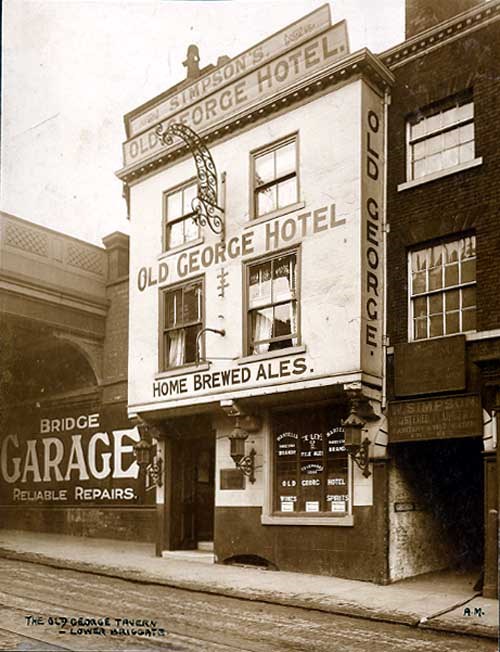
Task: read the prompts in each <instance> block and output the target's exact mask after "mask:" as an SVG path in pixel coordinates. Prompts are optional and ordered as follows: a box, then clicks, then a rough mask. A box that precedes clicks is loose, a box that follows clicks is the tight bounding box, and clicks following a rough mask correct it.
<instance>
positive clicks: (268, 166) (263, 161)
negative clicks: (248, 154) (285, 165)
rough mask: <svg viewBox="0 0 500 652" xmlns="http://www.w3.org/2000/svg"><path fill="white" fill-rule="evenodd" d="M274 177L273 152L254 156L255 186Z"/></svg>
mask: <svg viewBox="0 0 500 652" xmlns="http://www.w3.org/2000/svg"><path fill="white" fill-rule="evenodd" d="M273 179H275V173H274V152H269V153H268V154H263V155H261V156H256V157H255V186H256V187H257V186H261V185H262V184H263V183H268V182H269V181H272V180H273Z"/></svg>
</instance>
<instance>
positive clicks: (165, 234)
mask: <svg viewBox="0 0 500 652" xmlns="http://www.w3.org/2000/svg"><path fill="white" fill-rule="evenodd" d="M197 185H198V181H197V178H196V177H191V178H190V179H187V180H186V181H182V182H181V183H178V184H176V185H175V186H172V187H171V188H169V189H168V190H164V191H163V197H162V201H163V211H162V212H163V218H162V253H168V252H170V251H177V250H179V249H183V248H186V247H189V246H191V245H194V244H198V243H199V242H200V239H201V237H202V235H201V229H200V226H199V225H197V228H198V234H197V237H196V238H193V239H191V240H184V242H181V243H180V244H177V245H175V246H173V247H171V246H170V233H169V226H170V225H172V224H178V223H179V222H186V221H187V220H188V219H190V218H192V217H193V216H194V215H196V213H195V212H194V211H191V212H189V213H185V214H183V215H180V216H179V217H175V218H174V219H172V220H169V218H168V198H169V197H170V196H171V195H174V194H176V193H178V192H184V190H185V189H186V188H189V187H190V186H197Z"/></svg>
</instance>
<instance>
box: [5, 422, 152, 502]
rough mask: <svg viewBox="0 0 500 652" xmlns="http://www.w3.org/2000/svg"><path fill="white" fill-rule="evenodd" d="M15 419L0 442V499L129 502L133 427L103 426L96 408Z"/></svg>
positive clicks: (133, 483) (134, 487)
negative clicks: (30, 419)
mask: <svg viewBox="0 0 500 652" xmlns="http://www.w3.org/2000/svg"><path fill="white" fill-rule="evenodd" d="M31 424H33V425H31V429H30V424H29V423H28V422H27V421H26V422H25V423H23V424H19V422H18V420H15V421H14V423H13V425H12V426H10V427H9V428H8V429H7V432H6V434H5V435H4V436H3V438H2V443H1V447H0V503H1V504H3V505H16V504H33V503H42V504H45V505H58V506H60V507H61V506H67V505H75V504H78V505H82V506H84V505H96V504H97V505H106V504H107V505H124V504H134V503H136V502H137V497H138V496H139V495H140V493H141V492H140V491H139V486H138V480H137V477H138V471H139V469H138V465H137V462H136V461H135V459H134V454H133V445H134V444H135V443H136V442H137V441H139V439H140V436H139V433H138V432H137V429H136V428H134V429H120V430H118V429H116V430H113V431H109V430H105V429H104V428H102V427H101V423H100V415H99V413H97V412H95V413H91V414H88V413H74V414H57V415H53V414H51V415H47V416H44V417H43V418H41V417H38V419H37V420H36V421H34V420H32V421H31Z"/></svg>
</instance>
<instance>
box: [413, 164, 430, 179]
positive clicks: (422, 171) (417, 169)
mask: <svg viewBox="0 0 500 652" xmlns="http://www.w3.org/2000/svg"><path fill="white" fill-rule="evenodd" d="M426 174H427V164H426V161H425V159H422V160H420V161H416V162H415V164H414V165H413V178H414V179H419V178H420V177H424V176H425V175H426Z"/></svg>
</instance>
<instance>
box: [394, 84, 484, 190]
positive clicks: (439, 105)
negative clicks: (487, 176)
mask: <svg viewBox="0 0 500 652" xmlns="http://www.w3.org/2000/svg"><path fill="white" fill-rule="evenodd" d="M466 104H472V109H473V111H472V117H470V118H464V119H462V120H458V121H456V122H454V123H453V124H452V125H448V126H447V127H440V128H437V129H434V130H433V131H432V132H431V133H426V134H424V135H423V136H419V137H415V138H412V136H411V129H412V126H414V125H415V124H418V123H419V122H420V120H417V117H418V116H419V115H422V116H423V120H424V121H425V120H428V119H429V118H431V117H433V116H435V115H437V114H441V113H444V112H445V111H447V110H449V109H452V108H454V107H460V106H464V105H466ZM468 124H472V126H473V139H472V143H473V144H474V152H473V155H472V157H471V158H470V159H467V160H466V161H463V162H460V161H459V162H458V163H456V164H454V165H450V166H448V167H442V168H441V169H439V170H435V171H433V172H426V173H425V174H423V175H420V176H418V177H417V176H414V174H413V166H414V157H413V146H414V145H415V144H418V143H425V142H426V141H427V140H429V139H430V138H432V137H434V136H437V135H441V134H445V133H449V132H452V131H455V130H458V129H460V127H463V126H466V125H468ZM405 130H406V183H409V184H412V183H419V182H420V183H422V182H423V181H425V179H427V177H429V178H434V176H435V175H437V176H439V177H440V176H445V175H447V174H449V171H451V170H454V169H455V168H457V169H461V168H464V169H466V168H467V167H471V165H472V162H473V161H475V160H476V129H475V103H474V93H473V89H472V88H469V89H466V90H464V91H461V92H460V93H456V94H454V95H451V96H449V97H447V98H444V99H443V100H440V101H438V102H433V103H432V104H428V105H426V106H424V107H422V108H421V109H418V110H417V111H414V112H413V113H411V114H409V115H407V116H406V119H405ZM444 151H446V149H441V150H440V153H441V154H442V152H444ZM426 158H427V157H424V159H423V160H425V159H426ZM429 180H430V179H429Z"/></svg>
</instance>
